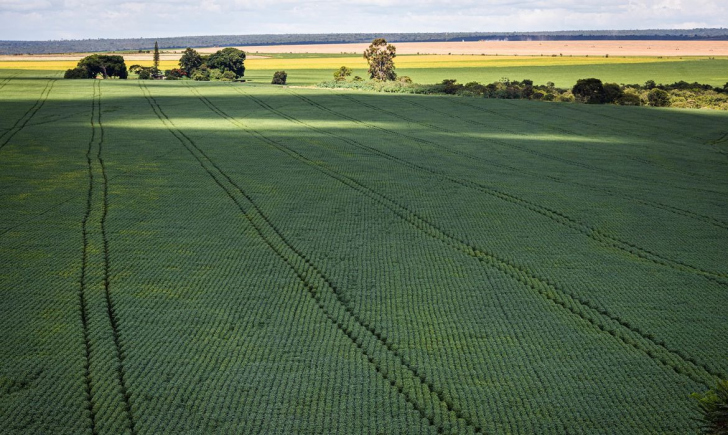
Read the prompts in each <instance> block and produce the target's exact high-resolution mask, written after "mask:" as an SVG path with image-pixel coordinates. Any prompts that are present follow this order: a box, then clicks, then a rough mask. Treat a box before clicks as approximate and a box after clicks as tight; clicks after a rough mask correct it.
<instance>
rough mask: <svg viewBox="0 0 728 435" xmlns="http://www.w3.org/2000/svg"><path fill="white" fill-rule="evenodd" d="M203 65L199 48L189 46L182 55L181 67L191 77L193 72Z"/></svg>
mask: <svg viewBox="0 0 728 435" xmlns="http://www.w3.org/2000/svg"><path fill="white" fill-rule="evenodd" d="M201 65H202V57H201V56H200V53H198V52H197V50H195V49H192V48H190V47H187V48H186V49H185V51H184V53H182V57H180V58H179V67H180V69H182V70H183V71H184V72H185V73H187V76H189V77H191V76H192V74H193V73H194V72H195V71H196V70H197V68H199V67H200V66H201Z"/></svg>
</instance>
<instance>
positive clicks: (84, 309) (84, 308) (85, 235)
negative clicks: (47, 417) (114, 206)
mask: <svg viewBox="0 0 728 435" xmlns="http://www.w3.org/2000/svg"><path fill="white" fill-rule="evenodd" d="M96 110H97V109H96V86H94V87H93V96H92V98H91V139H89V141H88V149H87V151H86V162H87V168H88V179H89V182H88V191H87V197H86V213H85V214H84V216H83V220H82V221H81V234H82V239H83V249H82V257H81V258H82V259H81V277H80V280H79V283H80V286H79V291H78V298H79V305H80V308H81V326H82V330H83V341H84V344H85V361H84V379H85V387H86V388H85V390H86V391H85V392H86V409H88V412H89V419H90V427H91V432H92V433H93V434H94V435H96V434H97V433H98V432H97V430H96V412H95V406H94V400H93V399H94V398H93V394H92V387H91V385H92V383H93V381H92V379H91V339H90V338H89V327H88V305H87V301H86V291H87V290H86V287H87V282H86V281H87V280H86V270H87V268H88V263H89V259H88V257H89V230H88V227H89V218H90V217H91V209H92V208H93V207H92V201H93V190H94V173H93V166H92V164H91V152H92V150H93V146H94V142H95V141H96V124H95V118H96Z"/></svg>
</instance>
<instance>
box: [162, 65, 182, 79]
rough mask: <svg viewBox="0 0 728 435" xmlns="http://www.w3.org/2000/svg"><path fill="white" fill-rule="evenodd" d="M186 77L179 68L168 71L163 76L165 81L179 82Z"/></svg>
mask: <svg viewBox="0 0 728 435" xmlns="http://www.w3.org/2000/svg"><path fill="white" fill-rule="evenodd" d="M186 75H187V74H185V72H184V70H182V69H181V68H173V69H168V70H167V71H165V72H164V76H165V77H167V80H179V79H181V78H182V77H185V76H186Z"/></svg>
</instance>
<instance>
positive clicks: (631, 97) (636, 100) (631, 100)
mask: <svg viewBox="0 0 728 435" xmlns="http://www.w3.org/2000/svg"><path fill="white" fill-rule="evenodd" d="M617 104H619V105H620V106H641V105H642V99H641V98H640V96H639V95H637V94H633V93H631V92H625V93H623V94H622V96H621V97H619V99H618V100H617Z"/></svg>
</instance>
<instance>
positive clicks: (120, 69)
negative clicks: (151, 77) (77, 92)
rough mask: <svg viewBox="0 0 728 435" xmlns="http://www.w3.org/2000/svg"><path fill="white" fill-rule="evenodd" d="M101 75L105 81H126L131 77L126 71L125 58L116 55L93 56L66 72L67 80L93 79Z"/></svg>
mask: <svg viewBox="0 0 728 435" xmlns="http://www.w3.org/2000/svg"><path fill="white" fill-rule="evenodd" d="M98 74H101V75H102V76H103V77H104V78H105V79H107V78H109V77H118V78H120V79H125V78H127V76H128V75H129V73H128V72H127V70H126V64H125V63H124V58H123V57H121V56H115V55H106V54H92V55H91V56H86V57H84V58H83V59H81V60H80V61H78V65H77V66H76V68H74V69H69V70H68V71H66V75H65V77H66V78H81V77H83V78H89V79H92V78H94V77H96V76H97V75H98Z"/></svg>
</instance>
